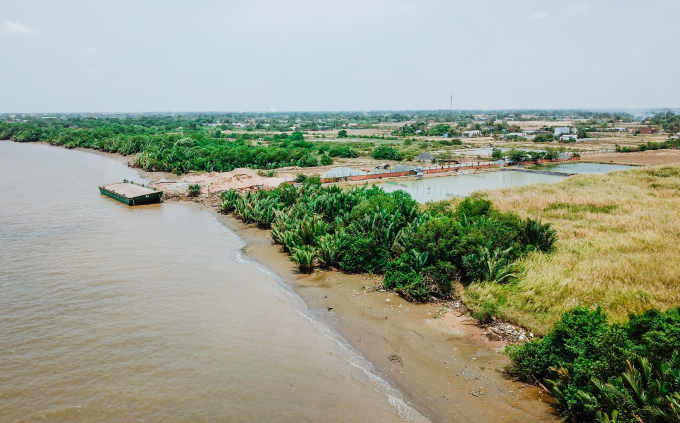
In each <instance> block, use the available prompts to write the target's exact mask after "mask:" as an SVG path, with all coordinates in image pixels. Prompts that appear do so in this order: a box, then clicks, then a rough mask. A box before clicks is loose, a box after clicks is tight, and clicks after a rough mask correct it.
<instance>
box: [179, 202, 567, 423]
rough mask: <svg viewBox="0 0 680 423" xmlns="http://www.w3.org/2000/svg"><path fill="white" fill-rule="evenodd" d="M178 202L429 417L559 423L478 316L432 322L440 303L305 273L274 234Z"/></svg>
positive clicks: (346, 278) (335, 275)
mask: <svg viewBox="0 0 680 423" xmlns="http://www.w3.org/2000/svg"><path fill="white" fill-rule="evenodd" d="M178 204H184V205H188V206H192V207H198V208H201V209H203V210H205V211H207V212H209V213H211V214H213V215H215V216H217V217H218V218H219V219H220V220H221V221H222V222H223V223H224V224H225V225H226V226H227V227H228V228H230V229H231V230H232V231H234V232H235V233H236V234H237V235H238V236H239V237H240V238H241V239H243V240H244V241H245V242H246V243H247V245H246V247H245V248H244V251H245V253H246V254H247V255H248V256H249V257H250V258H252V259H253V260H255V261H257V262H259V263H261V264H262V265H264V266H266V267H267V268H269V269H270V270H272V271H273V272H274V273H275V274H277V275H278V276H279V277H281V278H282V279H283V280H284V281H285V282H286V283H288V284H289V285H290V286H291V287H292V288H293V289H294V290H295V291H296V292H297V293H298V294H299V295H300V296H301V297H302V298H303V299H304V300H305V302H306V304H307V306H308V307H309V312H310V314H311V315H312V316H313V317H315V318H316V319H318V320H319V321H321V322H322V323H324V324H326V325H327V326H329V327H331V328H332V329H334V330H335V331H337V332H338V333H339V334H340V335H341V336H342V337H343V338H344V339H345V340H346V341H347V342H349V344H350V345H351V347H352V348H353V349H355V352H356V353H357V354H358V355H360V356H363V357H364V358H366V359H367V360H368V361H369V362H371V363H372V364H373V366H374V367H375V369H374V370H375V372H376V373H377V374H378V375H379V376H380V377H382V378H383V379H385V380H386V381H388V382H389V383H390V385H392V386H393V387H394V388H396V389H397V390H399V391H400V392H401V393H402V395H403V396H404V399H405V401H406V402H407V403H408V404H409V405H410V406H411V407H413V408H414V409H416V410H417V411H419V412H420V413H421V414H423V415H425V416H426V417H428V418H430V420H431V421H433V422H451V421H463V422H538V421H559V418H558V417H557V415H556V414H555V412H554V409H553V407H552V406H551V405H550V404H552V399H551V398H550V396H549V395H546V394H544V393H542V392H541V390H540V389H538V388H536V387H533V386H527V385H525V384H523V383H521V382H516V381H513V380H511V379H510V378H508V377H507V376H506V375H505V374H504V373H502V370H503V368H504V366H506V365H507V363H508V359H507V357H505V356H504V355H503V354H502V353H501V351H502V350H503V348H504V347H505V345H506V343H505V342H503V341H490V340H488V339H487V338H486V336H484V335H483V329H482V328H480V327H478V326H477V325H476V324H475V321H474V320H473V319H471V318H469V317H467V316H465V315H463V314H462V313H460V312H457V311H450V312H446V313H445V314H443V315H442V316H441V317H439V318H438V319H435V318H434V316H435V315H436V314H437V313H438V312H440V310H439V309H438V308H437V306H436V305H433V304H413V303H409V302H407V301H405V300H404V299H402V298H401V297H399V296H398V295H396V294H394V293H390V292H378V291H375V290H373V289H372V288H375V287H378V285H379V284H380V279H379V278H376V277H370V276H365V275H349V274H344V273H339V272H334V271H320V270H317V271H316V272H315V273H313V274H311V275H304V274H301V273H299V271H298V270H297V267H296V266H295V264H294V263H293V262H292V261H291V260H290V259H289V258H288V255H287V254H285V253H284V252H283V251H282V249H281V248H280V246H278V245H275V244H273V243H272V240H271V238H270V236H269V231H264V230H260V229H258V228H257V227H256V226H254V225H245V224H243V223H242V222H241V221H239V220H236V219H235V218H233V217H231V216H225V215H222V214H219V213H218V212H217V211H216V210H215V209H214V208H212V207H209V206H205V205H203V204H200V203H195V202H178ZM366 288H368V289H366Z"/></svg>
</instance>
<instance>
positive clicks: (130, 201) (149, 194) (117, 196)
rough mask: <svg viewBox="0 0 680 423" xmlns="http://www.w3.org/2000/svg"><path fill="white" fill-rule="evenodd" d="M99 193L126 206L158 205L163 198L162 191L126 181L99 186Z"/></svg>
mask: <svg viewBox="0 0 680 423" xmlns="http://www.w3.org/2000/svg"><path fill="white" fill-rule="evenodd" d="M99 192H100V193H102V194H104V195H106V196H107V197H111V198H113V199H114V200H117V201H120V202H121V203H124V204H127V205H128V206H138V205H141V204H149V203H159V202H161V200H162V198H163V191H160V190H157V189H156V188H152V187H149V186H146V185H142V184H137V183H134V182H132V181H128V180H124V181H123V182H117V183H113V184H107V185H100V186H99Z"/></svg>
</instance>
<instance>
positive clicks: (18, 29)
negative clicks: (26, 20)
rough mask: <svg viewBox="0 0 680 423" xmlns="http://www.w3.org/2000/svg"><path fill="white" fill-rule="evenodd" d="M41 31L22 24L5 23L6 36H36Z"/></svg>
mask: <svg viewBox="0 0 680 423" xmlns="http://www.w3.org/2000/svg"><path fill="white" fill-rule="evenodd" d="M39 32H40V30H39V29H34V28H29V27H27V26H26V25H24V24H22V23H21V22H10V21H6V22H5V34H9V35H36V34H38V33H39Z"/></svg>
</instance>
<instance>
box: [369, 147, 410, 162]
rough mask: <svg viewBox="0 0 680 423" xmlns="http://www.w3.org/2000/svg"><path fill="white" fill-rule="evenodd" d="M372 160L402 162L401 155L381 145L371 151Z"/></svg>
mask: <svg viewBox="0 0 680 423" xmlns="http://www.w3.org/2000/svg"><path fill="white" fill-rule="evenodd" d="M373 158H374V159H376V160H402V159H403V155H402V154H401V153H399V151H397V150H396V149H394V148H392V147H388V146H386V145H381V146H379V147H377V148H376V149H375V150H373Z"/></svg>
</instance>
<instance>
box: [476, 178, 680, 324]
mask: <svg viewBox="0 0 680 423" xmlns="http://www.w3.org/2000/svg"><path fill="white" fill-rule="evenodd" d="M676 187H680V166H679V165H675V166H658V167H650V168H641V169H635V170H627V171H617V172H611V173H608V174H603V175H578V176H573V177H570V178H568V179H566V180H564V181H562V182H560V183H557V184H534V185H526V186H520V187H513V188H507V189H503V190H495V191H487V192H486V193H485V194H486V195H487V196H488V199H489V200H491V201H492V202H493V204H494V206H496V207H497V208H498V209H499V210H500V211H502V212H508V211H515V212H517V213H518V214H519V215H520V217H523V218H526V217H530V218H534V219H542V220H543V221H547V222H551V223H552V225H553V227H554V228H555V229H556V230H557V233H558V235H559V236H558V241H557V243H556V244H555V249H554V253H553V254H550V255H545V254H529V255H528V256H527V258H526V259H525V260H524V261H523V262H522V268H521V273H520V274H519V275H518V278H517V280H516V281H515V282H513V283H511V284H472V285H470V286H469V287H468V288H467V289H466V293H465V295H466V300H467V301H468V303H469V304H470V305H471V306H472V307H473V308H475V309H481V308H482V307H483V306H484V304H487V307H488V304H489V302H490V301H493V298H503V299H504V300H503V301H502V304H500V303H499V304H497V312H498V314H499V315H500V316H502V317H505V318H507V319H510V320H512V321H515V322H516V323H520V324H523V325H525V326H526V327H528V328H530V329H532V330H533V331H535V332H538V333H545V332H546V331H547V329H548V328H550V327H551V326H552V324H553V323H554V322H555V321H557V320H558V319H559V317H560V315H561V314H562V313H563V312H565V311H568V310H571V309H573V308H574V307H576V306H584V307H587V308H595V307H597V306H600V307H602V308H603V310H605V311H606V312H607V314H608V316H609V318H610V319H611V320H612V321H614V322H624V321H625V320H626V319H627V316H628V314H629V313H642V312H644V311H645V310H648V309H650V308H657V309H661V310H665V309H667V308H669V307H672V306H676V305H677V304H678V303H679V302H680V284H679V283H678V282H679V281H680V260H678V258H679V257H680V219H679V213H678V211H679V210H680V195H679V194H680V191H679V190H678V189H677V188H676Z"/></svg>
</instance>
